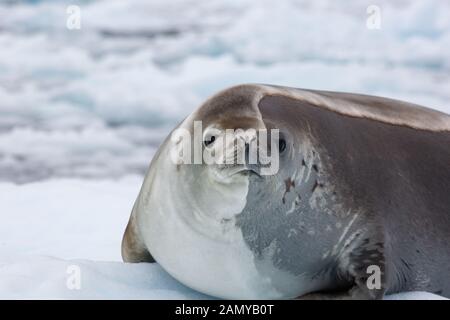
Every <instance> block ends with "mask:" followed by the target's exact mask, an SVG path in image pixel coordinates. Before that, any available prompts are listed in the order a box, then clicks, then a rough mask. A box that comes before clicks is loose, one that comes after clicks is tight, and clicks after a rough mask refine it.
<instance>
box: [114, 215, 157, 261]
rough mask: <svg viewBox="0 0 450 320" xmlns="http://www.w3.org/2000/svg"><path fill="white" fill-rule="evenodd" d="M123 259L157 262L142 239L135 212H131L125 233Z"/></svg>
mask: <svg viewBox="0 0 450 320" xmlns="http://www.w3.org/2000/svg"><path fill="white" fill-rule="evenodd" d="M133 211H134V210H133ZM122 259H123V261H124V262H156V261H155V259H153V257H152V255H151V254H150V252H148V250H147V248H146V246H145V244H144V241H143V240H142V237H141V235H140V232H139V229H138V227H137V225H136V219H135V216H134V212H133V213H132V214H131V217H130V221H128V225H127V228H126V229H125V233H124V234H123V238H122Z"/></svg>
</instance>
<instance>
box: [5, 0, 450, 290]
mask: <svg viewBox="0 0 450 320" xmlns="http://www.w3.org/2000/svg"><path fill="white" fill-rule="evenodd" d="M372 4H374V5H377V6H379V8H380V9H381V29H379V30H378V29H369V28H367V26H366V22H367V19H368V18H369V15H368V14H367V12H366V9H367V7H368V6H369V5H372ZM69 5H79V6H80V8H81V29H79V30H77V29H75V30H69V29H68V28H67V27H66V23H67V19H68V16H69V15H68V13H67V8H68V6H69ZM449 14H450V2H448V1H440V0H436V1H431V0H429V1H425V0H423V1H412V0H411V1H406V0H398V1H388V0H370V1H366V0H358V1H356V0H353V1H339V2H338V1H331V0H330V1H325V0H314V1H305V0H290V1H276V2H274V1H268V0H260V1H250V0H239V1H238V0H227V1H226V0H221V1H200V0H171V1H163V0H152V1H149V0H126V1H125V0H84V1H81V0H79V1H76V0H72V1H66V0H53V1H52V0H46V1H45V0H41V1H39V0H29V1H25V0H22V1H21V0H17V1H15V0H0V208H1V210H0V219H1V223H0V271H1V272H0V298H5V297H6V298H20V297H22V298H23V297H29V298H30V297H31V298H48V297H53V298H55V297H56V298H61V297H63V298H68V297H69V298H80V297H81V298H97V297H113V298H114V297H116V298H117V297H134V298H136V297H137V298H139V297H144V298H155V297H160V298H164V297H166V298H173V297H178V298H183V297H191V298H198V297H199V295H198V294H197V293H195V292H193V291H189V289H187V288H184V287H182V286H181V285H179V284H177V283H176V282H175V281H174V280H167V279H168V278H167V277H168V276H167V275H166V274H165V273H164V271H162V270H161V269H160V268H158V267H157V266H126V265H121V264H118V263H113V262H109V263H108V262H104V263H99V262H93V261H80V260H76V261H75V262H72V260H70V259H90V260H94V261H95V260H105V261H120V240H121V236H122V232H123V228H124V226H125V224H126V221H127V219H128V216H129V212H130V210H131V207H132V204H133V201H134V198H135V197H136V195H137V192H138V189H139V187H140V183H141V181H142V176H143V174H144V172H145V170H146V168H147V166H148V164H149V162H150V160H151V157H152V155H153V153H154V152H155V150H156V148H157V147H158V145H159V143H160V142H161V141H162V139H163V138H164V137H165V136H166V135H167V134H168V132H169V130H170V129H171V128H172V127H173V126H174V125H175V124H176V123H177V122H179V121H180V120H182V119H183V118H184V117H185V116H186V115H188V114H189V113H190V112H191V111H192V110H194V109H195V108H196V107H197V106H198V105H199V104H200V103H201V102H202V101H203V100H204V99H205V98H207V97H208V96H209V95H211V94H213V93H215V92H216V91H218V90H220V89H223V88H224V87H227V86H230V85H234V84H239V83H245V82H258V83H272V84H278V85H287V86H294V87H303V88H313V89H324V90H339V91H349V92H359V93H366V94H375V95H382V96H387V97H391V98H398V99H403V100H406V101H410V102H415V103H418V104H422V105H425V106H429V107H433V108H436V109H438V110H441V111H444V112H447V113H449V112H450V104H449V101H450V72H449V71H450V20H449V18H448V17H449ZM46 256H51V257H53V258H49V257H46ZM71 263H76V264H77V265H81V266H83V272H84V274H85V275H86V277H87V278H88V279H90V280H89V281H87V282H84V288H85V291H81V292H80V291H67V289H66V286H65V281H66V280H65V279H66V277H67V274H66V266H67V265H68V264H71ZM164 279H166V280H164ZM86 286H87V287H88V289H86ZM420 297H422V298H426V296H423V295H422V296H420Z"/></svg>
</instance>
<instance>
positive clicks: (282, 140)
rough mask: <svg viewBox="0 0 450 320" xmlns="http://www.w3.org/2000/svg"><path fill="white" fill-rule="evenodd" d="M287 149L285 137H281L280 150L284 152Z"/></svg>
mask: <svg viewBox="0 0 450 320" xmlns="http://www.w3.org/2000/svg"><path fill="white" fill-rule="evenodd" d="M285 149H286V140H284V139H280V140H279V141H278V150H279V151H280V153H281V152H283V151H284V150H285Z"/></svg>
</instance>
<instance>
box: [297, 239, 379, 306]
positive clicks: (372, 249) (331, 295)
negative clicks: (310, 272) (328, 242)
mask: <svg viewBox="0 0 450 320" xmlns="http://www.w3.org/2000/svg"><path fill="white" fill-rule="evenodd" d="M382 238H383V237H380V236H372V237H371V238H363V239H362V240H361V241H360V243H359V244H358V245H357V246H356V247H353V248H350V247H351V246H349V248H348V249H347V250H346V251H344V252H343V254H342V255H341V257H340V260H341V261H340V262H339V267H338V272H337V277H338V278H339V279H338V280H339V281H341V280H344V281H343V282H345V283H348V284H349V287H348V290H345V291H337V292H313V293H311V294H306V295H304V296H301V297H299V299H301V300H380V299H383V297H384V294H385V292H386V291H387V284H386V282H387V281H386V259H385V244H384V241H383V240H380V239H382Z"/></svg>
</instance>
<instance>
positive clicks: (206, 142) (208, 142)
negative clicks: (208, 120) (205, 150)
mask: <svg viewBox="0 0 450 320" xmlns="http://www.w3.org/2000/svg"><path fill="white" fill-rule="evenodd" d="M214 141H216V137H215V136H211V137H209V139H207V140H205V141H203V143H204V144H205V146H206V147H207V146H209V145H210V144H211V143H213V142H214Z"/></svg>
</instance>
